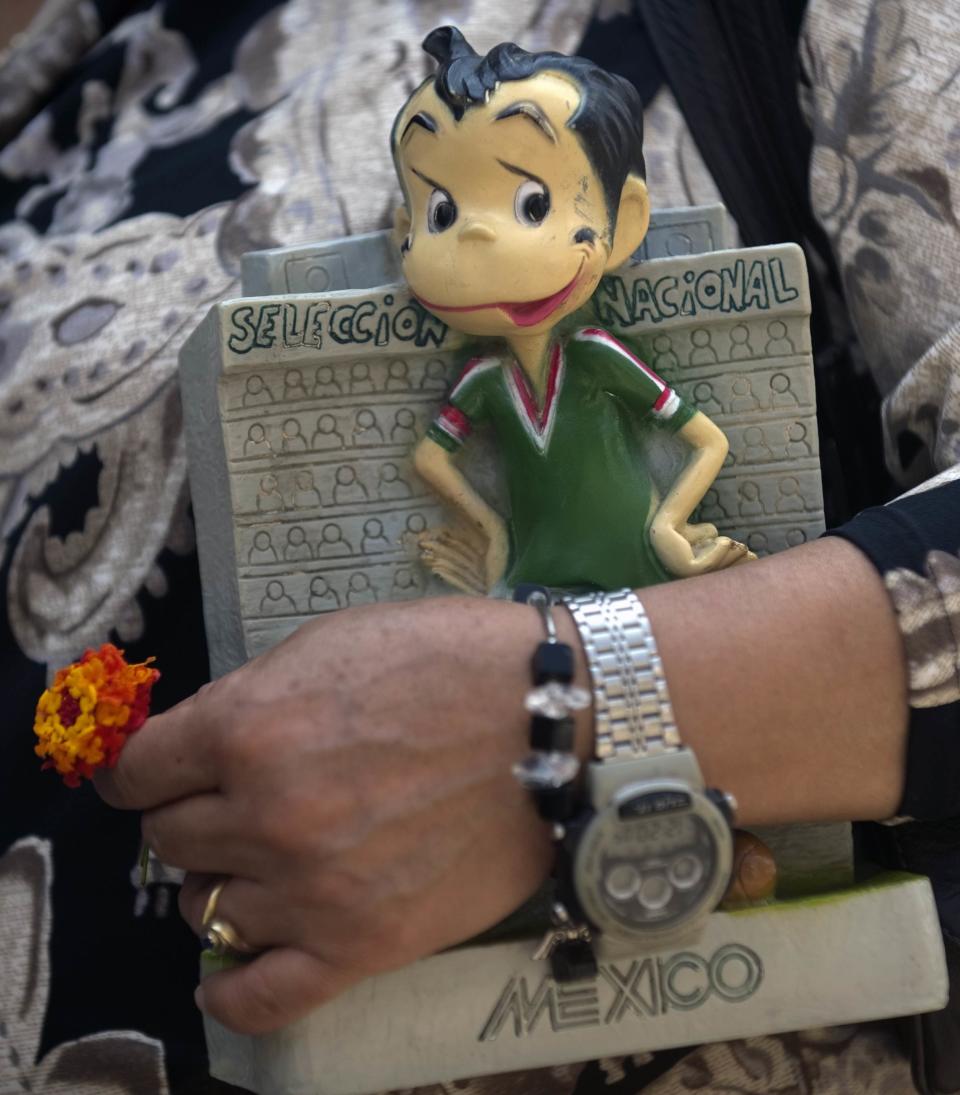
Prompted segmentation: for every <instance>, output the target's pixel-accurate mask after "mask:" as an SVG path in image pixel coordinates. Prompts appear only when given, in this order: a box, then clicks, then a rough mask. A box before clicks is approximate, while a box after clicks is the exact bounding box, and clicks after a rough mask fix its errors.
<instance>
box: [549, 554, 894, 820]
mask: <svg viewBox="0 0 960 1095" xmlns="http://www.w3.org/2000/svg"><path fill="white" fill-rule="evenodd" d="M639 593H640V596H641V598H642V600H643V603H644V606H645V607H646V609H647V611H648V613H649V615H650V619H651V622H652V624H653V630H654V634H655V635H656V639H657V643H658V645H659V648H660V653H661V656H662V658H663V664H664V668H665V671H666V674H667V681H668V684H669V687H670V692H671V695H672V698H673V707H674V713H675V716H676V720H677V725H678V727H679V728H680V734H681V737H682V739H683V741H684V742H685V744H687V745H689V746H691V747H692V748H693V750H694V751H695V752H696V755H697V757H698V759H699V761H700V766H701V768H702V770H703V773H704V777H705V778H706V780H707V783H708V784H709V785H711V786H715V787H721V788H722V789H723V790H725V791H731V792H733V794H734V795H735V796H736V798H737V800H738V802H739V804H740V810H739V821H740V823H741V824H746V825H750V824H773V823H780V822H796V821H815V820H826V819H865V818H873V819H880V818H885V817H890V816H891V815H893V814H894V813H895V812H896V810H897V806H898V804H899V801H900V796H901V792H902V786H903V774H904V755H905V748H906V726H907V702H906V673H905V667H904V654H903V649H902V643H901V639H900V633H899V631H898V629H897V624H896V617H895V615H894V612H893V609H892V607H891V605H890V602H889V598H888V596H887V593H886V590H885V589H884V586H883V583H882V581H881V580H880V578H879V577H878V575H877V572H876V571H875V569H874V568H873V566H872V565H871V564H870V562H869V561H868V560H867V559H866V558H865V557H864V556H863V555H862V554H861V553H860V552H859V551H858V549H857V548H855V547H853V546H851V545H850V544H848V543H846V542H845V541H843V540H839V539H832V538H831V539H826V540H821V541H818V542H816V543H814V544H810V545H808V546H806V547H803V548H798V549H795V550H792V551H788V552H784V553H782V554H780V555H777V556H774V557H772V558H769V559H764V560H761V561H758V562H755V563H750V564H749V565H746V566H741V567H735V568H733V569H731V570H728V571H724V572H722V573H720V574H713V575H707V576H704V577H701V578H690V579H686V580H684V581H681V582H671V583H668V584H665V585H660V586H655V587H652V588H649V589H645V590H640V591H639ZM563 629H564V631H565V637H566V640H567V641H569V642H573V643H574V644H576V633H575V630H574V628H573V625H572V622H571V621H569V620H568V619H567V618H566V617H565V618H564V621H563ZM575 648H577V649H579V647H575ZM585 679H586V672H585V670H584V669H583V668H582V667H581V681H585ZM579 729H580V739H579V740H580V751H581V755H583V756H587V755H589V751H590V744H589V737H590V732H591V729H590V713H589V712H586V713H583V714H581V717H580V723H579Z"/></svg>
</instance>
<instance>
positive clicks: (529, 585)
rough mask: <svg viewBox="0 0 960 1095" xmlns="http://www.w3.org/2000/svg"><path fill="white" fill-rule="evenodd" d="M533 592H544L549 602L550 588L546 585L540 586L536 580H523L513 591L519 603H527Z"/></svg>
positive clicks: (514, 597)
mask: <svg viewBox="0 0 960 1095" xmlns="http://www.w3.org/2000/svg"><path fill="white" fill-rule="evenodd" d="M531 593H542V594H543V596H544V597H545V598H546V600H547V602H548V603H549V600H550V590H549V589H547V587H546V586H538V585H537V584H536V583H535V582H521V583H520V584H519V585H518V586H517V587H516V588H515V589H514V591H513V599H514V600H515V601H517V602H518V603H519V604H524V605H525V604H527V602H528V601H529V600H530V594H531Z"/></svg>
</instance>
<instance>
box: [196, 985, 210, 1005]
mask: <svg viewBox="0 0 960 1095" xmlns="http://www.w3.org/2000/svg"><path fill="white" fill-rule="evenodd" d="M193 1002H194V1003H195V1004H196V1005H197V1007H198V1008H199V1009H200V1010H201V1011H206V1010H207V1008H206V1003H207V999H206V993H205V992H204V991H203V985H197V987H196V989H195V991H194V993H193Z"/></svg>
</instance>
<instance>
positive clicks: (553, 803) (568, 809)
mask: <svg viewBox="0 0 960 1095" xmlns="http://www.w3.org/2000/svg"><path fill="white" fill-rule="evenodd" d="M533 797H534V801H535V802H536V804H537V813H538V814H539V815H540V816H541V817H542V818H543V820H544V821H566V820H567V818H568V817H570V816H571V815H572V814H573V812H574V810H575V809H576V808H577V785H576V783H575V782H571V783H565V784H564V785H563V786H562V787H544V788H541V789H539V790H537V791H534V793H533Z"/></svg>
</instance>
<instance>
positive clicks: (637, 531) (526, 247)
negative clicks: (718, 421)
mask: <svg viewBox="0 0 960 1095" xmlns="http://www.w3.org/2000/svg"><path fill="white" fill-rule="evenodd" d="M424 48H425V49H426V51H427V52H428V53H429V54H430V55H431V56H433V57H434V58H435V59H436V60H437V61H438V62H439V69H438V71H437V73H436V75H435V76H432V77H430V78H428V79H427V80H426V81H425V82H424V83H423V84H422V85H421V86H420V87H419V88H418V89H417V90H416V91H415V92H414V93H413V95H411V97H410V99H409V100H408V101H407V103H406V104H405V106H404V107H403V109H402V110H401V111H400V114H399V116H398V117H397V120H396V123H395V125H394V130H393V134H392V142H393V154H394V159H395V163H396V167H397V172H398V174H399V176H400V181H401V185H402V187H403V193H404V197H405V206H404V207H403V208H401V209H400V210H399V211H398V214H397V218H396V234H397V239H398V242H399V246H400V252H401V256H402V269H403V275H404V277H405V278H406V280H407V282H408V283H409V285H410V287H411V290H412V292H413V293H414V294H415V295H416V297H417V298H418V299H419V300H420V302H421V303H422V304H423V306H424V307H425V308H427V309H428V310H429V311H431V312H433V313H434V314H435V315H436V316H438V317H439V318H440V319H442V320H443V321H444V322H445V323H447V324H449V325H450V326H451V327H453V328H454V329H456V330H459V331H461V332H464V333H466V334H469V335H473V336H479V337H480V338H481V339H482V340H483V341H482V342H481V345H480V347H479V349H478V351H477V354H476V356H474V357H473V358H472V359H471V360H469V362H468V363H467V365H466V367H465V368H464V370H463V373H462V375H461V376H460V379H459V381H458V382H457V383H456V384H455V386H454V387H453V389H452V391H451V393H450V396H449V402H448V404H447V405H446V407H444V409H443V410H442V411H441V413H440V414H439V415H438V416H437V418H436V419H435V421H434V422H433V424H432V425H431V426H430V428H429V430H428V432H427V434H426V436H425V437H424V438H423V439H422V440H421V441H420V443H419V445H418V447H417V449H416V452H415V466H416V469H417V471H418V472H419V474H420V476H421V477H422V478H423V479H424V480H425V481H426V483H427V484H429V486H430V487H431V488H432V489H433V490H434V491H436V492H437V494H439V495H440V496H441V497H442V498H443V499H444V500H445V501H446V502H447V503H449V505H450V506H451V507H452V508H453V510H454V511H455V513H456V515H457V520H456V521H455V522H454V524H453V525H452V526H450V527H446V528H440V529H430V530H427V531H426V532H424V533H423V534H421V536H420V537H419V546H420V550H421V555H422V558H423V560H424V562H425V564H426V565H427V566H428V567H429V568H430V569H431V570H432V571H433V572H434V573H436V574H438V575H439V576H440V577H441V578H443V579H445V580H446V581H447V582H448V583H450V584H451V585H453V586H455V587H457V588H459V589H461V590H465V591H468V592H473V593H485V592H489V591H490V590H492V589H494V588H495V587H497V586H498V585H499V584H500V583H501V581H502V580H504V579H505V581H506V584H507V585H508V586H511V587H512V586H514V585H516V584H518V583H520V582H537V583H541V584H544V585H548V586H552V587H557V588H564V589H616V588H622V587H625V586H630V587H633V588H636V587H640V586H647V585H651V584H654V583H657V582H662V581H666V580H669V579H670V578H675V577H683V576H687V575H693V574H699V573H703V572H705V571H709V570H719V569H721V568H723V567H727V566H731V565H733V564H735V563H739V562H742V561H744V560H745V559H747V558H751V557H752V556H751V554H750V552H749V551H748V549H747V547H746V546H745V545H743V544H741V543H738V542H737V541H735V540H731V539H730V538H728V537H726V536H720V535H718V533H717V529H716V528H715V527H714V526H713V525H711V524H691V523H690V516H691V514H692V512H693V510H694V509H695V508H696V506H697V505H698V504H699V503H700V501H701V499H702V498H703V496H704V494H705V493H706V491H707V490H708V488H709V487H710V485H711V484H712V483H713V481H714V479H715V477H716V475H717V473H718V472H719V470H720V468H721V466H722V465H723V462H724V459H725V457H726V455H727V448H728V446H727V440H726V438H725V436H724V434H723V433H722V431H721V430H720V429H719V428H718V427H717V426H715V425H714V424H713V423H712V422H711V421H710V420H709V419H708V418H707V417H706V415H704V414H703V413H702V412H700V411H698V410H696V409H695V408H694V407H692V406H691V405H690V404H688V403H686V402H685V401H684V400H683V399H681V398H680V396H679V395H678V394H677V393H676V392H675V391H673V390H672V388H671V387H670V386H669V385H668V384H666V383H665V382H664V381H663V380H661V379H660V377H659V376H657V374H656V373H655V372H654V371H653V370H652V369H650V368H649V367H648V366H647V365H646V364H645V363H644V362H643V361H641V360H640V358H639V357H638V356H637V355H636V354H635V353H634V352H633V351H632V350H631V349H630V348H629V347H628V346H627V345H625V344H624V343H623V342H621V341H620V340H618V339H617V338H615V337H614V336H613V335H611V334H610V333H609V332H607V331H605V330H602V329H600V328H599V327H597V326H585V325H583V323H582V322H581V323H579V324H578V323H577V316H576V313H577V311H578V309H581V308H582V307H583V306H584V305H585V304H586V303H587V302H588V301H589V299H590V297H591V296H592V295H593V293H594V291H595V290H596V288H597V286H598V285H599V283H600V280H601V278H602V277H603V275H604V274H605V273H607V272H609V271H612V270H613V269H615V268H616V267H618V266H620V265H622V264H623V263H624V262H626V260H627V259H628V258H629V257H630V256H631V255H632V254H633V253H634V251H636V249H637V248H638V247H639V246H640V244H641V242H642V241H643V239H644V236H645V235H646V231H647V225H648V223H649V215H650V206H649V199H648V196H647V187H646V183H645V181H644V160H643V147H642V146H643V107H642V103H641V101H640V98H639V96H638V94H637V92H636V90H635V89H634V88H633V87H632V86H631V85H630V84H629V83H627V81H625V80H623V79H621V78H620V77H618V76H614V75H611V74H609V73H606V72H604V71H602V70H601V69H599V68H597V66H596V65H594V64H593V63H591V62H590V61H587V60H585V59H583V58H579V57H565V56H563V55H561V54H558V53H539V54H533V53H527V52H526V51H525V50H522V49H520V48H519V47H518V46H515V45H511V44H503V45H499V46H497V47H496V48H495V49H493V50H491V51H490V53H489V54H487V56H486V57H482V56H480V55H478V54H477V53H476V52H475V51H474V50H473V49H472V48H471V46H470V45H469V44H468V43H467V42H466V40H465V39H464V38H463V36H462V35H461V34H460V32H459V31H458V30H456V29H455V28H453V27H442V28H440V29H438V30H435V31H434V32H433V33H432V34H430V35H429V36H428V37H427V39H426V41H425V42H424ZM484 424H489V425H491V426H492V427H493V430H494V432H495V436H496V444H497V448H498V450H499V453H500V456H501V460H502V464H503V467H504V471H505V477H506V483H507V491H508V495H509V502H510V518H509V524H508V522H507V521H505V519H504V518H503V517H502V516H501V515H500V514H499V513H497V512H495V511H494V509H493V508H492V507H491V506H490V505H489V504H488V503H487V502H486V501H485V500H484V499H483V498H482V497H481V495H480V494H479V493H478V491H477V490H476V489H475V487H474V485H472V484H471V482H470V481H469V480H468V479H467V478H466V476H465V475H464V474H463V473H462V472H461V471H460V470H459V468H458V466H457V462H456V455H457V452H458V450H459V449H460V448H461V446H462V445H463V444H464V443H465V442H466V441H467V438H468V437H469V435H470V433H471V431H472V430H473V428H474V427H476V426H480V425H484ZM658 434H659V435H661V437H662V435H664V434H675V435H676V436H678V437H679V438H680V439H681V440H682V441H683V442H685V443H686V446H687V447H688V458H687V460H686V461H685V463H684V465H683V467H682V468H681V470H680V471H679V474H678V475H677V476H676V478H675V480H674V481H673V483H672V485H671V486H670V488H669V490H668V491H667V493H666V495H665V497H663V498H661V497H659V495H658V493H657V490H656V489H655V486H654V483H653V479H652V476H651V473H650V470H649V461H648V458H647V455H646V450H647V447H648V446H649V445H653V444H656V443H657V442H658Z"/></svg>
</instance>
